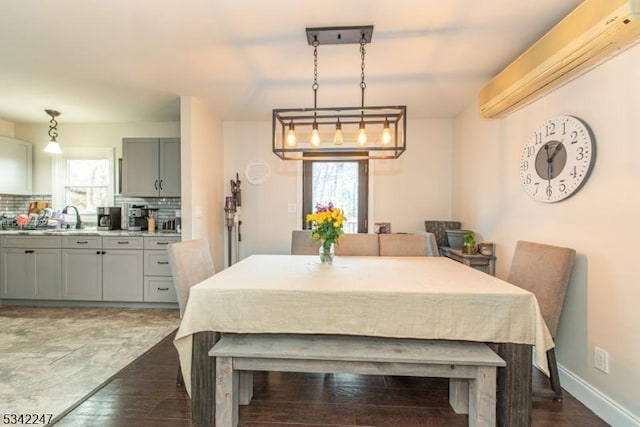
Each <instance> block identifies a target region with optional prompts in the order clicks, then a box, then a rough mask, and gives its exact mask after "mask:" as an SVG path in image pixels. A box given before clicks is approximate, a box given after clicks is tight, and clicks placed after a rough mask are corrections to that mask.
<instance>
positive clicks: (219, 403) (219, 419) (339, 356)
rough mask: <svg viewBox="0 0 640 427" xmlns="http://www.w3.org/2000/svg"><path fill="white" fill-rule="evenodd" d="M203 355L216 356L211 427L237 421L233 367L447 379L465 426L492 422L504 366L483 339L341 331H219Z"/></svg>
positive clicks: (486, 426)
mask: <svg viewBox="0 0 640 427" xmlns="http://www.w3.org/2000/svg"><path fill="white" fill-rule="evenodd" d="M209 356H214V357H216V358H217V359H216V392H215V410H216V416H215V420H216V423H215V425H216V426H217V427H228V426H231V427H235V426H236V425H237V424H238V396H239V388H240V387H239V385H238V380H239V375H238V371H284V372H335V373H349V374H366V375H405V376H416V377H440V378H449V379H450V382H451V385H450V388H451V391H450V402H451V404H452V406H453V407H454V409H455V410H456V412H458V413H460V412H462V413H467V409H468V414H469V426H473V427H476V426H477V427H489V426H491V427H494V426H495V425H496V367H499V366H505V362H504V360H502V359H501V358H500V357H499V356H498V355H497V354H496V353H494V352H493V351H492V350H491V349H490V348H489V347H487V346H486V345H485V344H483V343H476V342H466V341H464V342H463V341H434V340H411V339H391V338H373V337H361V336H345V335H284V334H248V335H236V334H224V335H223V336H222V338H221V339H220V340H219V341H218V342H217V343H216V344H215V345H214V346H213V347H212V349H211V351H209ZM460 393H467V395H464V396H460V395H459V394H460ZM246 403H248V402H246Z"/></svg>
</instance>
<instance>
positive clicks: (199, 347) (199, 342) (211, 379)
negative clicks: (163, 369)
mask: <svg viewBox="0 0 640 427" xmlns="http://www.w3.org/2000/svg"><path fill="white" fill-rule="evenodd" d="M219 339H220V334H218V333H217V332H198V333H195V334H193V345H192V347H191V352H192V353H191V421H192V423H193V424H194V425H208V426H211V425H213V421H214V419H215V413H214V412H215V379H216V358H215V357H209V350H210V349H211V347H213V345H214V344H215V343H216V342H217V341H218V340H219Z"/></svg>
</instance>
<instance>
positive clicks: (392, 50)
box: [0, 0, 580, 123]
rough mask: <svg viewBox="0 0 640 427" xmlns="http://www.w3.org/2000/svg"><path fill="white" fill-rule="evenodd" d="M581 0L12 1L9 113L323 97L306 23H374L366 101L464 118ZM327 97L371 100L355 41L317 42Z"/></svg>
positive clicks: (157, 109)
mask: <svg viewBox="0 0 640 427" xmlns="http://www.w3.org/2000/svg"><path fill="white" fill-rule="evenodd" d="M579 3H580V0H536V1H514V0H483V1H471V0H395V1H389V0H322V2H317V3H312V2H310V1H301V0H278V1H270V2H267V1H264V0H184V1H179V0H173V1H170V0H154V1H151V0H109V1H103V0H56V1H40V2H32V1H25V0H3V1H2V14H1V15H0V119H3V120H6V121H10V122H15V123H22V122H46V121H48V119H49V117H48V116H47V115H46V114H45V112H44V109H45V108H51V109H57V110H59V111H61V112H62V115H61V116H60V117H59V119H58V121H59V122H60V123H65V122H67V123H113V122H121V123H122V122H139V121H175V120H178V119H179V97H180V96H181V95H191V96H196V97H199V98H202V99H204V100H206V101H207V102H210V103H211V105H212V106H213V109H214V111H216V112H217V114H218V116H219V118H221V119H223V120H270V118H271V110H272V109H274V108H288V107H309V106H312V105H313V92H312V89H311V84H312V83H313V49H312V47H311V46H309V45H308V44H307V40H306V34H305V28H306V27H327V26H347V25H368V24H372V25H374V31H373V40H372V43H371V44H368V45H367V46H366V52H367V53H366V60H365V65H366V67H365V78H366V83H367V89H366V97H365V102H366V104H367V105H407V112H408V116H409V117H410V118H423V117H433V118H438V117H445V118H446V117H454V116H456V115H457V114H458V113H459V112H461V111H462V110H463V109H464V108H465V107H467V106H468V105H469V104H471V103H473V102H476V101H477V95H478V91H479V89H480V88H481V87H482V86H483V85H484V84H485V83H486V82H487V81H488V80H489V79H490V78H491V77H493V76H494V75H495V74H496V73H497V72H498V71H500V70H501V69H502V68H503V67H504V66H505V65H507V64H508V63H510V62H511V61H512V60H513V59H515V58H516V57H517V56H518V55H519V54H520V53H521V52H523V51H524V50H525V49H526V48H527V47H528V46H530V45H531V44H532V43H533V42H534V41H536V40H537V39H538V38H539V37H540V36H541V35H543V34H544V33H545V32H546V31H548V30H549V29H550V28H551V27H552V26H553V25H554V24H555V23H557V22H558V21H559V20H560V19H562V17H564V16H565V15H566V14H567V13H568V12H569V11H571V10H572V9H573V8H575V6H577V4H579ZM318 83H319V89H318V106H319V107H322V106H326V107H329V106H356V105H359V104H360V85H359V84H360V54H359V52H358V45H355V44H354V45H321V46H320V47H319V48H318Z"/></svg>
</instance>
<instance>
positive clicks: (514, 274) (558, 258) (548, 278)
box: [507, 241, 576, 400]
mask: <svg viewBox="0 0 640 427" xmlns="http://www.w3.org/2000/svg"><path fill="white" fill-rule="evenodd" d="M575 255H576V251H575V250H573V249H570V248H562V247H558V246H550V245H545V244H542V243H533V242H525V241H518V243H517V244H516V250H515V253H514V255H513V261H512V262H511V269H510V270H509V276H508V278H507V281H508V282H509V283H512V284H514V285H516V286H518V287H520V288H523V289H526V290H528V291H530V292H532V293H533V294H534V295H535V296H536V299H537V300H538V305H539V306H540V311H541V313H542V317H543V318H544V321H545V323H546V324H547V328H549V332H550V333H551V336H552V337H553V339H554V340H555V338H556V332H557V330H558V322H559V321H560V313H561V311H562V306H563V304H564V297H565V294H566V291H567V285H568V284H569V279H570V277H571V272H572V270H573V263H574V259H575ZM547 361H548V363H549V373H550V381H551V388H552V389H553V391H554V393H555V400H562V387H561V386H560V378H559V377H558V365H557V363H556V354H555V350H554V349H553V348H552V349H551V350H549V351H548V352H547Z"/></svg>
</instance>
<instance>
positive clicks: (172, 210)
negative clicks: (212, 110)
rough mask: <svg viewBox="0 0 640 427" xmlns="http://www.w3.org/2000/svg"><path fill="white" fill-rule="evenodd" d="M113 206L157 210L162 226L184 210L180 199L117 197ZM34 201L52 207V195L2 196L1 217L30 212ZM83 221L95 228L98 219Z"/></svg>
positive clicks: (84, 218)
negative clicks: (142, 207)
mask: <svg viewBox="0 0 640 427" xmlns="http://www.w3.org/2000/svg"><path fill="white" fill-rule="evenodd" d="M114 199H115V200H114V204H113V206H120V207H121V206H122V205H123V204H124V203H129V204H135V205H145V206H147V207H149V208H157V209H158V212H157V214H158V215H157V219H156V221H157V224H158V226H161V224H162V223H163V222H165V221H168V220H172V219H174V218H175V217H176V211H177V210H180V209H181V208H182V203H181V199H180V197H163V198H158V197H148V198H142V197H127V196H122V195H119V194H118V195H116V196H115V198H114ZM34 201H46V202H48V203H49V205H51V195H50V194H32V195H27V196H23V195H20V196H18V195H14V194H0V215H2V214H5V215H7V216H13V215H18V214H22V213H27V212H28V211H29V203H31V202H34ZM82 221H83V222H84V223H85V224H86V225H87V226H89V227H90V226H95V225H96V221H97V217H96V216H95V215H83V216H82Z"/></svg>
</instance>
